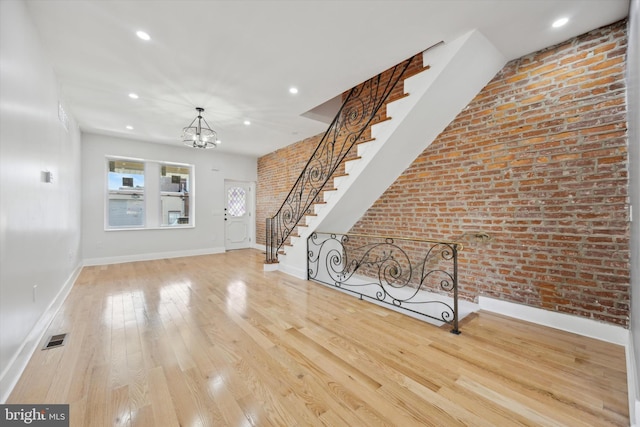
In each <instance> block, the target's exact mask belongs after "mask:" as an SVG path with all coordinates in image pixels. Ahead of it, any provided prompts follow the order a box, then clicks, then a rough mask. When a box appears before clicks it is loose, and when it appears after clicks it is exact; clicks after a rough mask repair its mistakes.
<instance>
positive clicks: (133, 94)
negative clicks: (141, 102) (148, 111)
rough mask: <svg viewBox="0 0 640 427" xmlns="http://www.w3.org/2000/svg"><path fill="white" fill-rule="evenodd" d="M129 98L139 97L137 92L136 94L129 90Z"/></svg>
mask: <svg viewBox="0 0 640 427" xmlns="http://www.w3.org/2000/svg"><path fill="white" fill-rule="evenodd" d="M129 98H131V99H138V98H140V97H139V96H138V94H137V93H133V92H131V93H130V94H129Z"/></svg>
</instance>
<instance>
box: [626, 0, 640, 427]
mask: <svg viewBox="0 0 640 427" xmlns="http://www.w3.org/2000/svg"><path fill="white" fill-rule="evenodd" d="M627 106H628V117H627V123H628V127H629V169H630V177H629V195H630V198H631V205H632V206H633V218H632V222H631V328H630V329H631V346H630V347H632V348H631V349H632V351H633V355H634V358H633V360H632V361H631V364H630V365H629V366H630V370H632V372H630V374H631V375H633V376H634V378H635V380H636V381H635V382H634V383H635V384H633V385H634V387H633V389H630V393H629V394H630V395H633V397H635V398H636V399H638V398H639V397H640V390H638V385H639V384H640V378H639V377H638V373H640V370H639V368H640V0H632V2H631V8H630V10H629V47H628V51H627ZM629 382H630V383H631V382H632V379H629ZM630 397H631V396H630ZM634 406H635V408H633V407H632V413H631V416H632V418H631V423H632V424H636V425H640V413H639V412H640V408H639V406H640V402H638V403H636V404H635V405H634ZM634 409H635V410H634ZM633 412H635V417H634V413H633ZM634 418H635V419H634Z"/></svg>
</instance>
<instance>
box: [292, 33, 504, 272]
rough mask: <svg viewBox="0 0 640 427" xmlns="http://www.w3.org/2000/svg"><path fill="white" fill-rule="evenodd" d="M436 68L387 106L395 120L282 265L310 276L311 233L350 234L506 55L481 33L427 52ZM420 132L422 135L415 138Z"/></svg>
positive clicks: (365, 148) (328, 197)
mask: <svg viewBox="0 0 640 427" xmlns="http://www.w3.org/2000/svg"><path fill="white" fill-rule="evenodd" d="M423 62H424V65H425V66H426V65H428V66H430V67H431V68H430V69H429V70H428V71H426V72H424V73H420V74H418V75H416V76H414V77H411V78H409V79H407V80H405V83H404V84H405V87H404V90H405V92H406V93H408V96H406V97H403V98H401V99H399V100H397V101H395V102H392V103H390V104H388V105H387V116H388V117H390V118H391V119H390V120H387V121H383V122H381V123H378V124H376V125H374V126H373V127H372V129H371V136H372V137H373V138H375V140H373V141H371V142H369V143H367V144H361V145H359V146H358V152H357V154H358V156H359V157H360V158H359V159H357V160H354V161H350V162H348V163H347V165H346V168H347V171H346V172H347V173H348V175H346V176H343V177H339V178H336V179H335V180H334V184H335V185H334V186H335V191H329V192H326V193H325V195H324V200H325V201H326V202H327V203H326V204H323V205H321V206H320V207H318V208H317V209H316V215H315V216H312V217H307V218H306V224H305V225H306V227H301V228H299V231H298V234H299V235H300V237H297V238H293V239H292V242H291V243H292V246H289V247H287V248H286V250H285V253H286V254H285V255H280V257H279V259H280V265H279V269H280V270H282V271H284V272H287V273H289V274H292V275H294V276H297V277H302V278H305V277H306V237H307V236H308V235H309V234H310V233H312V232H313V231H314V230H316V229H321V230H325V231H335V232H346V231H348V230H349V229H350V228H351V227H352V226H353V224H355V222H356V221H357V220H358V219H359V218H360V217H361V216H362V215H363V214H364V212H366V210H367V209H368V208H369V207H370V206H371V205H372V204H373V203H374V202H375V201H376V200H377V199H378V198H379V197H380V195H381V194H382V193H383V192H384V191H385V190H386V189H387V187H388V186H389V185H391V184H392V183H393V182H394V181H395V179H396V178H397V177H398V176H399V175H400V174H401V173H402V172H403V171H404V170H405V169H406V168H407V167H408V166H409V165H410V164H411V162H412V161H413V160H414V159H415V158H416V157H417V156H418V155H419V154H420V153H421V152H422V151H423V150H424V149H425V147H426V146H428V145H429V144H430V143H431V142H432V141H433V140H434V139H435V138H436V137H437V136H438V134H439V133H440V132H442V130H444V129H445V128H446V126H447V125H448V124H449V123H450V122H451V121H452V120H453V119H454V118H455V117H456V115H457V114H458V113H459V112H460V111H461V110H462V109H463V108H464V107H465V106H466V105H467V104H468V103H469V102H470V101H471V100H472V99H473V97H474V96H475V95H476V94H477V93H478V92H479V91H480V90H481V89H482V88H483V87H484V85H486V84H487V82H489V81H490V80H491V78H492V77H493V76H494V75H495V74H496V73H497V72H498V71H499V70H500V69H501V68H502V66H503V65H504V64H505V62H506V59H505V58H504V57H503V56H502V54H501V53H500V52H499V51H498V50H497V49H496V48H495V47H494V46H493V45H492V44H491V43H490V42H489V41H488V40H487V39H486V38H485V37H484V36H483V35H482V34H481V33H480V32H478V31H473V32H470V33H468V34H466V35H464V36H462V37H460V38H458V39H456V40H454V41H452V42H449V43H445V44H443V45H440V46H437V47H436V48H434V49H432V50H429V51H427V52H425V55H424V58H423ZM416 135H420V138H416V137H415V136H416Z"/></svg>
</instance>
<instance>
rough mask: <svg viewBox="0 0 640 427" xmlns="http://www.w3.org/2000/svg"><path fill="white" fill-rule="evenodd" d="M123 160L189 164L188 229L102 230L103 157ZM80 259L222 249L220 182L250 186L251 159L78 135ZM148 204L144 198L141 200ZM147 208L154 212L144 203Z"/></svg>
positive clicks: (254, 165) (90, 262) (117, 258)
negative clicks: (191, 217)
mask: <svg viewBox="0 0 640 427" xmlns="http://www.w3.org/2000/svg"><path fill="white" fill-rule="evenodd" d="M107 156H123V157H132V158H139V159H145V160H158V161H168V162H177V163H189V164H193V165H195V180H194V184H195V187H194V190H195V194H194V198H193V203H194V204H195V227H194V228H162V229H158V228H156V229H147V230H110V231H105V229H104V209H105V188H106V184H105V180H106V170H105V159H106V157H107ZM82 165H83V172H82V255H83V258H84V263H85V265H93V264H107V263H114V262H124V261H134V260H143V259H156V258H165V257H174V256H186V255H197V254H205V253H216V252H222V251H224V204H225V199H224V181H225V179H227V180H238V181H251V182H255V181H256V179H257V159H256V158H254V157H245V156H238V155H232V154H224V153H221V152H219V151H217V150H215V149H212V150H196V149H193V148H188V147H184V146H182V145H181V142H180V141H178V140H177V139H176V144H175V146H173V145H166V144H153V143H149V142H143V141H136V140H129V139H122V138H116V137H112V136H104V135H95V134H84V133H83V135H82ZM147 199H148V200H150V198H147ZM147 209H160V206H159V205H157V206H156V205H154V204H153V203H147Z"/></svg>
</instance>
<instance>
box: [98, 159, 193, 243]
mask: <svg viewBox="0 0 640 427" xmlns="http://www.w3.org/2000/svg"><path fill="white" fill-rule="evenodd" d="M111 161H116V162H117V161H120V162H122V161H124V162H136V163H142V165H143V176H144V188H143V189H136V188H135V187H134V188H133V189H132V190H123V189H119V190H117V193H118V194H125V195H126V194H136V193H138V194H139V193H140V192H141V191H142V197H143V199H144V202H143V203H144V204H143V209H144V214H143V221H142V225H132V226H129V225H126V226H113V225H110V204H109V203H110V202H109V200H110V196H111V194H112V190H110V189H109V173H110V172H111V171H110V162H111ZM165 165H171V166H176V167H181V168H187V169H188V171H189V177H188V184H187V185H188V187H187V189H188V195H189V203H188V204H189V206H188V209H189V210H188V213H187V214H188V215H185V216H187V217H188V218H189V223H187V224H174V225H171V224H168V222H169V221H168V218H163V211H162V197H163V193H166V194H167V195H172V196H177V195H180V196H184V193H180V192H177V193H176V192H163V191H161V170H162V166H165ZM103 176H104V179H105V183H104V194H105V196H104V199H103V200H104V231H133V230H138V231H139V230H172V229H182V228H195V203H194V202H195V165H194V164H190V163H180V162H172V161H164V160H152V159H141V158H136V157H124V156H114V155H106V156H105V172H104V175H103ZM150 207H157V209H149V208H150ZM165 220H167V221H166V224H165Z"/></svg>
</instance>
